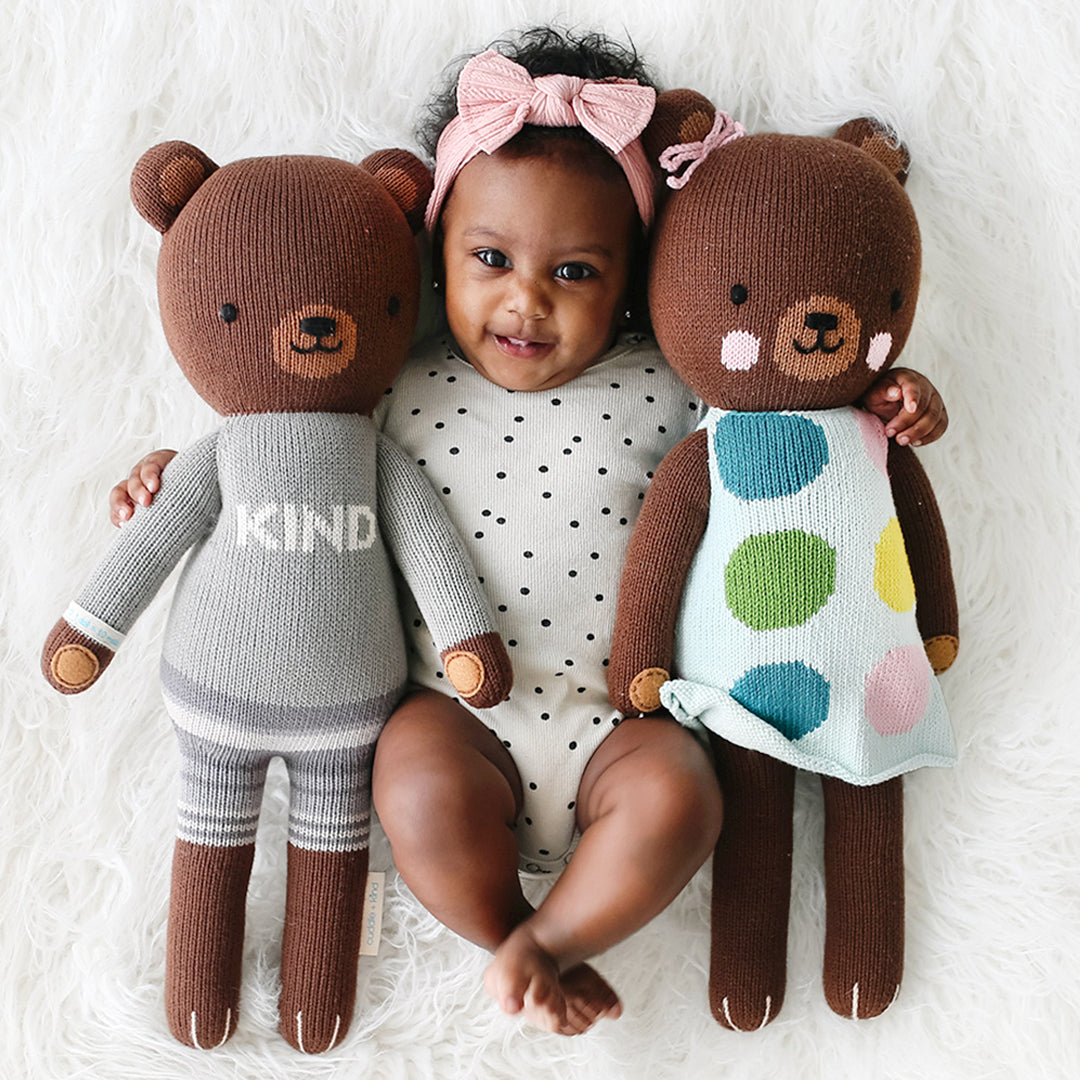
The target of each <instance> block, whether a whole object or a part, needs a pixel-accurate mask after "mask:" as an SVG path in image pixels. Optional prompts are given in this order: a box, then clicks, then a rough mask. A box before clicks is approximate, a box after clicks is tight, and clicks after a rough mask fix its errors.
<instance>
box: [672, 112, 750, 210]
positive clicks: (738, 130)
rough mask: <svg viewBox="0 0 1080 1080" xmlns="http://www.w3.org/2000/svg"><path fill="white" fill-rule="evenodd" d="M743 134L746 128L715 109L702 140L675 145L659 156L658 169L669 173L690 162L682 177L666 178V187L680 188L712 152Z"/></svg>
mask: <svg viewBox="0 0 1080 1080" xmlns="http://www.w3.org/2000/svg"><path fill="white" fill-rule="evenodd" d="M745 134H746V128H744V127H743V126H742V124H740V123H739V121H738V120H733V119H732V118H731V116H730V115H729V114H728V113H726V112H721V111H720V110H719V109H717V110H716V118H715V119H714V120H713V126H712V129H711V130H710V131H709V134H708V135H706V136H705V138H704V139H702V140H701V141H700V142H690V143H676V144H675V145H674V146H669V147H668V148H667V149H666V150H665V151H664V152H663V153H662V154H661V155H660V168H661V169H663V170H664V171H665V172H669V173H673V172H677V171H678V170H679V169H681V168H682V166H683V165H685V164H686V163H687V162H688V161H689V162H690V167H689V168H688V169H687V170H686V172H684V173H683V174H682V176H669V177H668V179H667V183H668V187H670V188H675V189H676V190H678V189H679V188H681V187H682V186H683V185H684V184H685V183H686V181H687V180H689V179H690V177H691V175H692V174H693V172H694V170H695V169H696V168H697V167H698V166H699V165H700V164H701V163H702V162H703V161H704V160H705V159H706V158H707V157H708V156H709V154H710V153H711V152H712V151H713V150H716V149H718V148H719V147H721V146H723V145H724V144H725V143H729V142H733V141H734V140H735V139H741V138H742V137H743V135H745Z"/></svg>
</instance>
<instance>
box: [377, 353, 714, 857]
mask: <svg viewBox="0 0 1080 1080" xmlns="http://www.w3.org/2000/svg"><path fill="white" fill-rule="evenodd" d="M698 417H699V413H698V402H697V400H696V399H695V398H694V396H693V394H692V393H691V392H690V391H689V390H687V389H686V388H685V387H684V386H683V385H682V383H681V382H679V380H678V378H677V377H676V376H675V375H674V374H673V373H672V371H671V369H670V368H669V367H668V365H667V364H666V362H665V361H664V359H663V357H662V356H661V354H660V352H659V351H658V350H657V348H656V345H655V344H654V342H653V341H652V339H651V338H644V337H640V336H636V335H628V336H626V337H624V338H622V339H620V341H619V342H618V343H617V344H616V346H615V347H614V348H613V349H612V350H611V351H610V352H608V353H607V354H605V355H604V356H603V357H602V358H601V359H600V360H599V361H597V363H596V364H594V365H593V366H592V367H590V368H589V369H588V370H586V371H585V372H584V373H583V374H581V375H580V376H578V378H576V379H574V380H573V381H572V382H570V383H566V384H564V385H563V386H560V387H557V388H556V389H554V390H541V391H534V392H524V391H513V390H506V389H504V388H502V387H500V386H496V385H495V384H494V383H492V382H489V381H488V380H487V379H485V378H484V377H483V376H482V375H479V374H478V373H477V372H476V371H475V370H474V369H473V368H472V367H471V366H470V365H469V364H468V363H467V362H466V361H464V360H462V359H461V358H460V357H459V356H457V355H456V353H455V352H454V351H453V348H452V345H451V344H450V343H449V342H448V341H447V340H436V341H433V342H432V343H431V344H430V345H429V346H425V347H423V348H422V349H421V350H420V351H418V352H417V353H415V354H414V356H413V358H412V359H411V360H410V362H409V363H408V364H407V365H406V367H405V369H404V370H403V371H402V373H401V374H400V375H399V377H398V379H397V381H396V382H395V383H394V387H393V390H392V391H391V392H390V393H389V394H388V396H387V398H386V399H385V400H384V402H383V405H382V406H381V407H380V410H379V413H378V414H377V416H376V419H377V420H381V422H382V423H383V426H384V428H385V430H386V432H387V434H389V435H390V436H391V437H392V438H393V439H394V440H395V441H396V442H397V443H398V444H399V445H400V446H402V447H403V448H404V449H405V450H406V451H407V452H408V453H409V454H411V455H412V456H413V457H414V458H415V459H416V460H417V462H418V463H419V464H420V466H421V468H422V469H423V470H424V472H425V473H426V474H427V477H428V479H429V480H430V481H431V483H432V485H433V486H434V487H435V490H436V491H438V492H441V494H442V496H443V498H444V500H445V502H446V506H447V509H448V511H449V513H450V517H451V519H452V520H453V522H454V524H455V526H456V527H457V529H458V531H459V532H460V534H461V536H462V538H463V539H464V541H465V544H466V545H467V547H468V548H469V552H470V554H471V556H472V559H473V563H474V565H475V566H476V569H477V573H478V574H479V575H480V576H481V577H482V578H483V580H484V585H485V588H486V590H487V594H488V597H489V599H490V601H491V605H492V607H493V608H494V609H495V620H496V624H497V627H498V629H499V631H500V632H501V633H502V635H503V639H504V640H505V641H506V643H507V646H508V648H509V651H510V657H511V660H512V661H513V664H514V689H513V691H512V693H511V696H510V698H509V700H508V701H506V702H504V703H503V704H501V705H498V706H496V707H495V708H494V709H491V710H488V711H486V712H485V713H483V717H482V718H483V720H484V722H485V724H488V725H490V726H491V728H492V730H493V731H494V732H495V734H496V735H497V736H498V737H499V739H501V740H502V743H503V745H504V746H506V747H507V749H508V750H509V751H510V754H511V755H512V756H513V759H514V762H515V764H516V765H517V768H518V771H519V773H520V775H521V781H522V786H523V788H524V794H525V801H524V807H523V810H522V813H521V816H520V818H519V820H518V823H517V834H518V843H519V848H520V851H521V865H522V869H524V870H526V871H528V872H532V873H544V872H552V871H557V870H558V869H561V867H562V866H563V865H564V864H565V863H566V861H567V860H568V858H569V854H570V851H571V847H572V842H573V838H574V828H575V813H574V807H575V800H576V799H577V791H578V785H579V783H580V781H581V776H582V773H583V772H584V769H585V766H586V764H587V763H588V761H589V758H590V757H591V755H592V753H593V751H594V750H595V749H596V747H597V746H599V744H600V743H601V742H602V741H603V739H604V738H605V737H606V736H607V735H608V734H610V732H611V731H612V729H613V727H614V726H615V725H616V724H618V722H619V719H620V716H621V714H620V713H619V712H617V711H616V710H614V709H612V707H611V704H610V702H609V701H608V692H607V671H606V665H607V657H608V651H609V648H610V644H611V634H612V628H613V626H614V620H615V602H616V599H617V592H618V586H619V579H620V577H621V574H622V564H623V557H624V555H625V552H626V545H627V543H628V542H629V539H630V533H631V531H632V530H633V526H634V522H635V521H636V519H637V515H638V511H639V509H640V507H641V500H642V498H643V497H644V491H645V488H646V486H647V485H648V482H649V479H650V478H651V476H652V474H653V471H654V470H655V469H656V467H657V465H658V464H659V463H660V460H661V459H662V458H663V456H664V454H666V453H667V451H668V450H670V449H671V447H672V446H674V445H675V444H676V443H677V442H679V441H680V440H681V439H682V438H684V437H685V436H686V435H687V434H688V433H689V432H691V431H692V430H693V429H694V427H695V426H696V425H697V421H698ZM402 610H403V612H404V617H405V618H406V630H407V631H409V632H410V633H411V641H412V656H411V658H410V676H411V678H412V680H413V681H414V682H415V683H418V684H420V685H422V686H427V687H432V688H435V689H439V690H442V691H443V692H444V693H448V692H450V690H449V687H447V685H446V682H445V680H444V677H443V672H442V666H441V664H440V663H439V656H438V652H437V651H436V650H435V648H434V646H433V645H432V642H431V635H430V633H429V632H428V630H427V628H426V627H425V626H424V624H423V622H422V620H421V618H420V615H419V612H418V611H417V610H416V608H415V605H413V604H411V603H409V602H408V601H407V600H406V602H405V604H404V605H403V608H402ZM477 715H480V714H479V713H478V714H477Z"/></svg>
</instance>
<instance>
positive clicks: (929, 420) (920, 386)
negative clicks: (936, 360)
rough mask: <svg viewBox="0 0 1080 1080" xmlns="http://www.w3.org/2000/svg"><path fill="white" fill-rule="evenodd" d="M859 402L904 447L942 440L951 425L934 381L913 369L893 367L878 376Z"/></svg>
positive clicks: (888, 434) (889, 435) (887, 433)
mask: <svg viewBox="0 0 1080 1080" xmlns="http://www.w3.org/2000/svg"><path fill="white" fill-rule="evenodd" d="M860 404H861V405H862V407H863V408H864V409H866V410H868V411H869V412H872V413H873V414H874V415H875V416H876V417H877V418H878V419H879V420H880V421H881V422H882V423H883V424H884V425H885V434H886V435H887V436H888V437H889V438H890V439H891V438H894V437H895V439H896V441H897V442H898V443H899V444H900V445H901V446H907V445H908V444H909V443H910V444H911V445H912V446H925V445H926V444H927V443H932V442H934V441H936V440H937V439H940V438H941V436H942V435H944V434H945V429H946V428H947V427H948V426H949V416H948V413H946V411H945V402H943V401H942V400H941V395H940V394H939V393H938V392H937V389H936V388H935V386H934V384H933V383H932V382H931V381H930V380H929V379H928V378H927V377H926V376H925V375H921V374H919V372H917V371H912V370H911V369H910V368H893V369H892V370H891V371H887V372H885V374H884V375H881V376H879V378H878V379H877V381H876V382H875V383H874V384H873V386H871V387H870V389H869V390H867V391H866V393H865V394H864V395H863V398H862V401H861V402H860Z"/></svg>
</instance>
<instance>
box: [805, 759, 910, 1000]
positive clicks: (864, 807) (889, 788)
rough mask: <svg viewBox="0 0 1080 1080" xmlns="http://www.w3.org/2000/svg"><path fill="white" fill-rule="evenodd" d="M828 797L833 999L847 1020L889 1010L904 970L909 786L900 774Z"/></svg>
mask: <svg viewBox="0 0 1080 1080" xmlns="http://www.w3.org/2000/svg"><path fill="white" fill-rule="evenodd" d="M822 788H823V790H824V793H825V903H826V919H825V964H824V982H825V997H826V999H827V1000H828V1002H829V1006H830V1008H832V1010H833V1011H834V1012H837V1013H839V1014H840V1015H841V1016H848V1017H851V1018H852V1019H853V1020H863V1019H866V1018H868V1017H871V1016H877V1015H879V1014H880V1013H883V1012H884V1011H885V1010H886V1009H887V1008H888V1007H889V1005H891V1004H892V1002H893V1000H894V999H895V998H896V995H897V993H898V992H899V990H900V978H901V975H902V973H903V969H904V851H903V846H904V789H903V786H902V781H901V779H900V778H899V777H897V778H896V779H894V780H889V781H887V782H886V783H884V784H875V785H873V786H871V787H855V786H853V785H851V784H845V783H844V782H843V781H842V780H835V779H831V778H828V777H822Z"/></svg>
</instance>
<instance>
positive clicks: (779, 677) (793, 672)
mask: <svg viewBox="0 0 1080 1080" xmlns="http://www.w3.org/2000/svg"><path fill="white" fill-rule="evenodd" d="M731 696H732V697H733V698H734V699H735V700H736V701H737V702H738V703H739V704H740V705H742V706H743V708H745V709H749V710H750V712H752V713H753V714H754V715H755V716H758V717H760V718H761V719H762V720H764V721H765V722H766V723H768V724H771V725H772V726H773V727H774V728H776V730H777V731H779V732H780V734H781V735H783V736H784V738H785V739H791V740H792V741H795V740H796V739H801V738H802V737H803V736H804V735H809V734H810V732H811V731H814V730H816V729H817V728H819V727H821V725H822V724H823V723H825V718H826V717H827V716H828V715H829V682H828V680H827V679H826V678H825V676H824V675H822V674H821V672H819V671H815V670H814V669H813V668H812V667H810V666H809V665H807V664H804V663H802V662H801V661H798V662H796V663H786V664H763V665H762V666H761V667H756V668H751V669H750V670H749V671H748V672H746V674H745V675H742V676H741V677H740V678H739V679H738V681H737V682H736V683H735V685H734V686H733V687H732V688H731Z"/></svg>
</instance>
